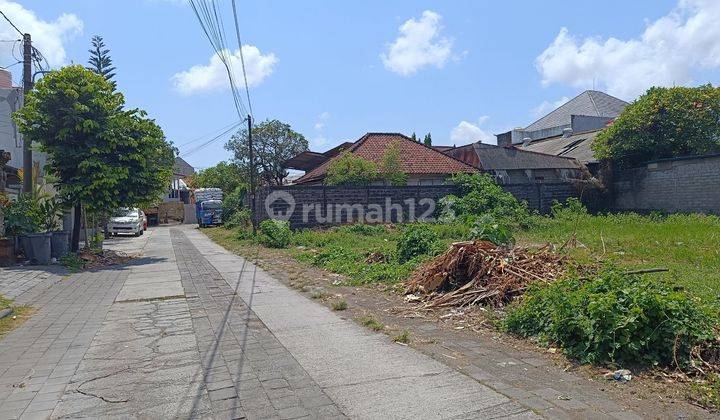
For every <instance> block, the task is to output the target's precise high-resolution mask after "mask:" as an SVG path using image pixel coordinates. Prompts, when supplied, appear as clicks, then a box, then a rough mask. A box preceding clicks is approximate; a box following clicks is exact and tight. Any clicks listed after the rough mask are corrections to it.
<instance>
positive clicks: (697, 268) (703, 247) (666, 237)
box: [516, 214, 720, 300]
mask: <svg viewBox="0 0 720 420" xmlns="http://www.w3.org/2000/svg"><path fill="white" fill-rule="evenodd" d="M573 232H575V234H576V238H577V240H578V241H579V242H580V244H582V245H580V246H574V247H569V246H568V247H566V248H565V249H564V250H563V252H566V253H568V254H569V255H570V256H571V257H572V258H573V259H575V260H576V261H579V262H582V263H593V262H598V261H602V262H611V263H614V264H617V265H619V266H621V267H626V268H628V269H641V268H653V267H664V268H668V269H669V270H670V271H669V272H667V273H658V274H652V276H655V278H656V279H658V280H665V281H669V282H672V283H674V284H677V285H680V286H684V287H685V288H687V290H688V291H691V292H692V293H694V294H697V295H699V296H704V297H706V298H710V299H712V300H715V299H717V298H718V296H720V274H719V273H720V218H718V217H715V216H703V215H672V216H668V217H659V216H639V215H636V214H618V215H606V216H589V215H581V216H579V217H578V218H577V219H575V218H562V219H551V218H546V217H542V218H538V220H537V222H536V223H535V226H534V227H532V228H530V229H529V230H527V231H522V232H518V233H517V234H516V236H517V237H518V239H519V241H518V242H520V243H531V244H541V243H545V242H550V243H553V244H555V245H556V246H558V247H560V246H562V244H564V243H565V242H566V241H567V240H568V239H569V238H571V237H572V235H573Z"/></svg>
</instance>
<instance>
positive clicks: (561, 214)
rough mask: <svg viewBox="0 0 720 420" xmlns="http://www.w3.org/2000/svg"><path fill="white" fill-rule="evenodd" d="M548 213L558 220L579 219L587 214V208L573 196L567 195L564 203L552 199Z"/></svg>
mask: <svg viewBox="0 0 720 420" xmlns="http://www.w3.org/2000/svg"><path fill="white" fill-rule="evenodd" d="M550 213H552V216H553V217H554V218H556V219H559V220H579V219H581V218H585V217H587V216H589V213H588V211H587V208H586V207H585V206H584V205H583V204H582V202H580V200H579V199H578V198H575V197H568V199H567V200H565V204H564V205H563V203H561V202H559V201H557V200H555V201H553V203H552V206H551V207H550Z"/></svg>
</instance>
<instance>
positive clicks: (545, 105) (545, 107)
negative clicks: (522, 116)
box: [532, 96, 570, 118]
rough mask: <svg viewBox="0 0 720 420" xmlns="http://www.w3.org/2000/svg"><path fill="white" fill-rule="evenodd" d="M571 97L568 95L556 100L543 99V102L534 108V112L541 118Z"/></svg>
mask: <svg viewBox="0 0 720 420" xmlns="http://www.w3.org/2000/svg"><path fill="white" fill-rule="evenodd" d="M569 100H570V98H568V97H567V96H563V97H562V98H560V99H558V100H557V101H555V102H549V101H542V103H541V104H540V105H538V106H536V107H535V108H533V110H532V114H533V116H534V117H535V118H540V117H542V116H544V115H545V114H547V113H548V112H550V111H553V110H555V109H557V108H558V107H559V106H560V105H563V104H564V103H566V102H567V101H569Z"/></svg>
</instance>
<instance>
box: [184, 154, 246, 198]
mask: <svg viewBox="0 0 720 420" xmlns="http://www.w3.org/2000/svg"><path fill="white" fill-rule="evenodd" d="M190 184H191V185H192V187H193V188H220V189H221V190H223V192H224V193H225V194H230V193H232V192H233V191H235V190H236V189H237V187H239V186H240V185H244V184H247V179H246V174H245V173H244V172H243V170H242V168H240V166H238V165H236V164H235V163H232V162H231V163H228V162H224V161H223V162H220V163H218V164H217V165H215V166H211V167H209V168H206V169H203V170H201V171H198V172H195V173H194V174H193V175H192V176H191V177H190Z"/></svg>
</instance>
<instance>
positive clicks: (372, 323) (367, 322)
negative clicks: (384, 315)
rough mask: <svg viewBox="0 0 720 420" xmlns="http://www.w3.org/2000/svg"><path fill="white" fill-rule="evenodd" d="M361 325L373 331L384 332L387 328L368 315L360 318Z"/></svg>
mask: <svg viewBox="0 0 720 420" xmlns="http://www.w3.org/2000/svg"><path fill="white" fill-rule="evenodd" d="M360 323H362V324H363V325H364V326H366V327H368V328H370V329H371V330H373V331H382V330H383V329H384V328H385V325H383V324H382V323H381V322H379V321H378V320H377V319H375V318H373V317H372V315H366V316H364V317H362V318H360Z"/></svg>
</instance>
